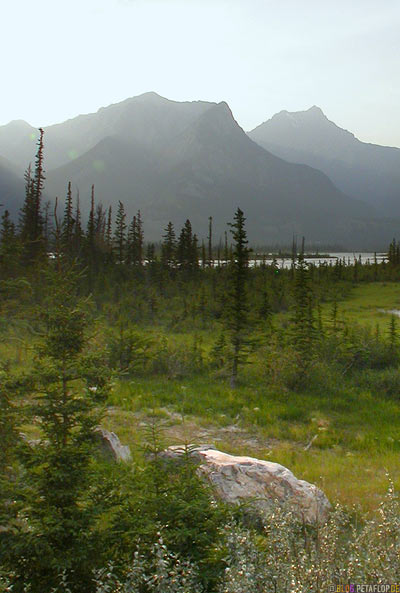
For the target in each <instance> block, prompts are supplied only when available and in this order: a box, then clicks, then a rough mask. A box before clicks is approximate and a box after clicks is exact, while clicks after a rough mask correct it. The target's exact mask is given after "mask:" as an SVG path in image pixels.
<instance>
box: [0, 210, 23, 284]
mask: <svg viewBox="0 0 400 593" xmlns="http://www.w3.org/2000/svg"><path fill="white" fill-rule="evenodd" d="M18 251H19V244H18V240H17V237H16V233H15V225H14V223H13V222H12V221H11V217H10V213H9V212H8V210H5V212H4V214H3V216H2V217H1V229H0V270H1V278H3V279H6V278H9V277H11V276H13V275H15V271H16V269H17V261H16V260H17V259H18Z"/></svg>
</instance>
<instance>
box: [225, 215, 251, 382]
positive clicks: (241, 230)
mask: <svg viewBox="0 0 400 593" xmlns="http://www.w3.org/2000/svg"><path fill="white" fill-rule="evenodd" d="M245 221H246V219H245V217H244V214H243V212H242V210H241V209H240V208H238V209H237V210H236V213H235V216H234V222H233V223H229V226H230V227H231V229H230V230H231V233H232V237H233V241H234V243H233V252H232V260H231V263H230V265H229V285H230V287H229V292H228V294H227V299H226V315H225V319H226V326H227V329H228V331H229V335H230V342H231V346H232V357H231V379H230V384H231V387H232V388H235V387H236V381H237V374H238V368H239V364H240V362H242V360H243V354H244V350H245V348H246V346H247V344H248V340H247V334H248V329H249V327H248V326H249V317H248V312H249V303H248V295H247V286H246V284H247V277H248V264H249V252H250V249H249V248H248V247H247V244H248V241H247V234H246V230H245Z"/></svg>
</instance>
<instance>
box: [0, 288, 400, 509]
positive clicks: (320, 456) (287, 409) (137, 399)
mask: <svg viewBox="0 0 400 593" xmlns="http://www.w3.org/2000/svg"><path fill="white" fill-rule="evenodd" d="M330 308H331V304H330V303H325V304H324V305H323V311H322V313H323V316H324V318H325V319H326V318H328V316H329V312H330ZM393 308H399V309H400V286H399V285H398V284H395V283H371V284H360V285H357V286H355V287H354V288H353V289H352V290H351V291H350V293H349V295H348V296H347V297H346V298H345V299H344V300H342V301H340V302H339V304H338V314H339V317H344V318H346V319H347V321H348V322H349V324H355V323H357V324H361V325H369V326H370V327H372V328H373V327H375V326H376V324H378V325H379V326H380V328H381V333H382V335H384V332H385V331H387V328H388V325H389V321H390V316H389V315H388V314H385V313H381V312H380V311H379V309H384V310H389V309H393ZM285 315H286V316H287V314H285ZM285 315H279V316H277V320H278V319H282V318H284V317H285ZM277 322H278V321H277ZM137 331H138V332H139V333H142V332H143V333H145V334H146V335H151V336H153V337H154V339H155V342H156V343H157V344H158V343H161V342H162V339H163V338H164V339H166V340H167V341H168V343H169V344H170V345H173V346H174V347H177V348H178V349H179V348H180V349H183V350H185V349H186V350H189V349H190V348H191V347H192V345H193V343H194V340H195V337H196V339H199V338H200V339H201V343H202V348H203V349H204V352H205V353H206V354H207V352H209V350H210V348H211V347H212V345H213V344H214V343H215V340H216V337H217V335H218V330H215V329H209V330H203V329H201V330H196V331H190V330H187V331H173V332H168V331H167V330H166V329H164V328H162V327H152V328H148V329H147V328H145V327H138V328H137ZM3 336H4V334H3ZM25 338H26V335H23V336H22V333H21V335H19V333H18V331H16V330H15V331H14V330H13V332H12V335H11V339H6V338H5V337H4V339H3V340H2V341H1V342H0V358H1V360H2V361H3V362H4V361H8V362H9V363H10V365H11V367H12V368H17V369H20V370H23V369H24V368H26V367H27V366H28V365H29V363H30V361H31V359H32V356H33V352H34V342H33V341H32V340H30V341H29V339H28V340H27V343H28V346H25V345H24V340H25ZM25 341H26V340H25ZM29 344H30V345H29ZM265 356H267V352H265V353H263V351H260V352H258V353H257V354H254V355H252V357H251V360H252V362H253V364H250V365H247V366H245V367H243V368H242V370H241V374H240V381H239V385H238V387H237V389H235V390H234V391H232V390H231V389H230V388H229V384H228V380H227V377H226V376H221V374H220V373H218V372H216V371H212V370H210V369H208V368H207V367H206V368H205V370H204V371H203V372H200V373H192V372H190V371H187V369H184V371H183V373H182V376H180V377H179V372H177V373H171V374H170V375H169V376H167V375H166V374H159V375H153V376H139V375H137V376H133V377H131V378H123V379H119V380H116V381H115V384H114V386H113V390H112V393H111V395H110V398H109V401H108V411H107V415H106V417H105V419H104V425H105V426H106V427H108V428H110V429H112V430H114V431H115V432H116V433H117V434H118V435H119V437H120V439H121V441H122V442H123V443H127V444H129V445H130V446H131V448H132V451H133V454H134V457H135V458H137V459H140V458H141V443H142V442H143V434H142V432H143V431H142V429H143V425H144V423H145V422H146V420H147V419H148V418H149V416H151V415H152V414H156V415H157V416H158V418H159V419H160V420H161V421H162V422H163V423H164V424H165V426H166V439H167V444H173V443H175V444H177V443H180V442H182V441H186V442H197V443H213V444H215V445H216V446H217V447H218V448H220V449H222V450H225V451H227V452H231V453H235V454H245V455H253V456H257V457H259V458H264V459H268V460H271V461H275V462H278V463H282V464H283V465H285V466H287V467H288V468H289V469H291V470H292V471H293V472H294V474H295V475H296V476H297V477H299V478H302V479H305V480H308V481H310V482H313V483H316V484H318V485H319V486H320V487H321V488H323V489H324V490H325V492H326V493H327V495H328V497H329V498H330V499H331V500H332V501H333V502H334V501H339V502H341V503H344V504H346V505H352V504H360V505H361V506H362V507H363V508H364V509H366V510H370V509H373V508H376V503H377V499H378V498H379V497H380V496H382V495H383V494H384V492H385V491H386V489H387V477H386V474H387V473H389V474H390V476H391V478H392V479H393V480H394V482H395V485H397V487H398V488H400V389H399V392H398V391H397V384H398V385H399V386H400V378H399V379H398V376H399V374H400V370H397V369H390V372H386V371H379V370H370V371H368V372H365V371H359V372H358V374H357V373H353V375H349V376H347V375H346V376H343V375H342V373H341V372H339V371H337V369H335V368H334V365H331V364H329V363H328V362H326V363H324V364H321V365H319V366H318V367H317V368H316V369H315V371H314V373H313V376H312V378H311V380H310V381H309V384H308V387H307V388H305V389H303V390H302V391H301V392H297V391H295V390H293V389H289V388H287V387H285V386H284V384H282V385H280V384H279V382H274V383H271V379H270V377H269V376H268V374H267V372H266V366H267V365H266V360H265V358H263V357H265ZM385 373H386V374H385ZM381 386H382V387H381ZM384 387H385V388H384ZM24 432H26V433H27V434H28V435H29V436H37V434H36V431H35V430H33V429H32V427H29V426H25V427H24ZM311 440H313V442H312V445H311V446H310V447H309V448H308V449H307V445H308V444H309V443H310V441H311Z"/></svg>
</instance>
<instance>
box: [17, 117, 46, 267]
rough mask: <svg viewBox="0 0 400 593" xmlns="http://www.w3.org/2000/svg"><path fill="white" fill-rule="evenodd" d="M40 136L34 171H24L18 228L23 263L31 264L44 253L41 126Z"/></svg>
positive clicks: (42, 133) (43, 177)
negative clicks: (22, 200)
mask: <svg viewBox="0 0 400 593" xmlns="http://www.w3.org/2000/svg"><path fill="white" fill-rule="evenodd" d="M39 132H40V136H39V139H38V143H37V152H36V159H35V173H34V176H33V178H32V173H31V168H30V167H29V168H28V169H27V171H26V173H25V201H24V204H23V206H22V209H21V216H20V228H21V239H22V241H23V252H22V257H23V263H24V264H26V265H31V264H32V263H34V262H38V260H39V259H40V257H43V256H44V255H45V249H46V245H45V241H44V235H43V215H42V204H41V200H42V193H43V186H44V180H45V176H44V169H43V148H44V145H43V135H44V131H43V129H42V128H40V129H39Z"/></svg>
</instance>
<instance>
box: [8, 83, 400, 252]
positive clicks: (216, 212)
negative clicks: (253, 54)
mask: <svg viewBox="0 0 400 593" xmlns="http://www.w3.org/2000/svg"><path fill="white" fill-rule="evenodd" d="M315 110H316V108H313V109H312V110H311V111H315ZM305 113H308V112H305ZM275 117H277V116H275ZM318 117H324V116H323V114H322V116H321V115H318ZM273 119H274V118H273ZM271 121H272V120H271ZM267 123H268V122H267ZM265 125H266V124H263V125H262V126H261V127H259V128H257V129H256V130H253V132H251V133H250V134H249V135H247V134H246V133H245V132H244V131H243V129H242V128H241V127H240V126H239V125H238V123H237V122H236V121H235V119H234V117H233V115H232V113H231V111H230V109H229V107H228V105H227V104H226V103H224V102H222V103H211V102H206V101H195V102H176V101H170V100H168V99H165V98H163V97H160V96H159V95H157V94H155V93H145V94H144V95H140V96H138V97H134V98H131V99H127V100H126V101H123V102H121V103H117V104H115V105H110V106H109V107H106V108H102V109H100V110H99V111H98V112H97V113H92V114H88V115H80V116H78V117H76V118H74V119H71V120H68V121H66V122H64V123H61V124H56V125H53V126H48V127H47V128H45V136H44V138H45V168H46V183H45V190H46V194H47V196H50V197H53V198H54V197H55V196H59V197H63V196H64V195H65V191H66V185H67V183H68V181H71V182H72V186H73V188H74V190H75V191H77V190H79V193H80V200H81V205H82V210H83V213H84V214H85V213H87V211H88V206H89V198H90V188H91V185H92V184H94V185H95V191H96V199H97V201H99V202H102V203H103V204H104V205H105V206H108V205H112V208H113V211H114V213H115V212H116V207H117V205H118V201H119V200H121V201H123V202H124V204H125V207H126V210H127V212H128V214H129V215H130V216H131V215H133V213H134V212H136V211H137V210H138V209H140V210H141V212H142V217H143V219H144V221H145V235H146V238H147V239H149V240H159V239H160V237H161V234H162V233H163V229H164V228H165V226H166V224H167V223H168V221H169V220H171V221H173V222H174V223H175V224H176V226H177V227H179V225H181V224H183V222H184V220H185V219H186V218H190V220H191V222H192V224H193V226H194V229H195V231H196V232H198V234H199V235H200V236H204V235H206V233H207V221H208V217H209V216H213V219H214V237H215V239H216V240H218V238H219V237H222V236H223V233H224V231H225V229H226V228H227V227H226V222H227V221H230V220H232V217H233V214H234V211H235V210H236V208H237V207H238V206H239V207H240V208H242V210H243V211H244V212H245V215H246V217H247V229H248V235H249V238H250V240H251V242H252V243H253V244H254V243H258V244H271V243H280V244H287V243H289V242H290V241H291V238H292V236H293V234H295V235H297V236H302V235H305V237H306V239H307V241H309V242H313V243H319V244H324V245H327V244H333V243H334V244H341V245H343V246H346V247H354V248H365V249H375V248H379V247H381V246H382V247H383V246H386V244H387V243H388V242H389V241H390V239H391V237H392V235H393V234H395V232H396V229H397V228H398V226H400V223H396V221H394V220H393V218H392V217H390V218H389V217H388V218H386V219H384V218H382V216H381V212H379V211H378V210H377V209H376V207H375V206H376V205H375V204H373V200H369V203H368V201H367V200H365V201H361V200H359V199H355V198H354V197H352V196H350V195H346V194H345V193H344V192H343V191H341V189H339V187H338V186H339V184H337V185H335V184H334V183H332V181H331V179H330V178H329V177H328V176H327V175H326V174H325V172H322V171H320V170H317V169H316V168H314V167H311V166H308V164H298V163H293V162H288V160H290V159H289V157H286V158H287V159H288V160H284V159H283V158H281V155H277V154H273V152H274V150H272V149H265V148H264V146H260V144H261V142H262V141H261V139H260V138H261V136H260V131H261V128H262V127H263V126H265ZM333 125H334V124H333ZM257 130H258V131H257ZM346 134H348V133H346ZM36 138H37V130H35V129H34V128H33V127H31V126H30V125H29V124H27V123H26V122H22V121H16V122H11V123H10V124H7V125H6V126H2V127H0V155H1V156H4V157H5V158H6V159H8V161H9V163H11V165H9V166H7V167H4V169H5V170H7V175H13V176H14V182H15V188H16V189H15V196H17V192H20V185H19V184H20V183H21V178H22V173H23V170H24V169H25V168H26V166H27V164H28V162H29V161H32V160H33V158H34V152H35V139H36ZM2 164H3V161H0V180H2V179H3V167H2ZM16 172H17V173H18V175H19V177H18V175H17V174H16ZM4 179H6V175H5V174H4ZM0 183H1V181H0ZM1 188H2V186H1V185H0V201H1V202H3V203H5V204H6V205H7V202H10V197H7V196H9V195H10V194H9V190H8V193H7V194H6V193H4V194H3V193H2V189H1ZM348 193H350V192H348ZM18 195H21V194H20V193H18ZM14 205H15V202H14ZM14 210H15V208H14Z"/></svg>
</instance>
